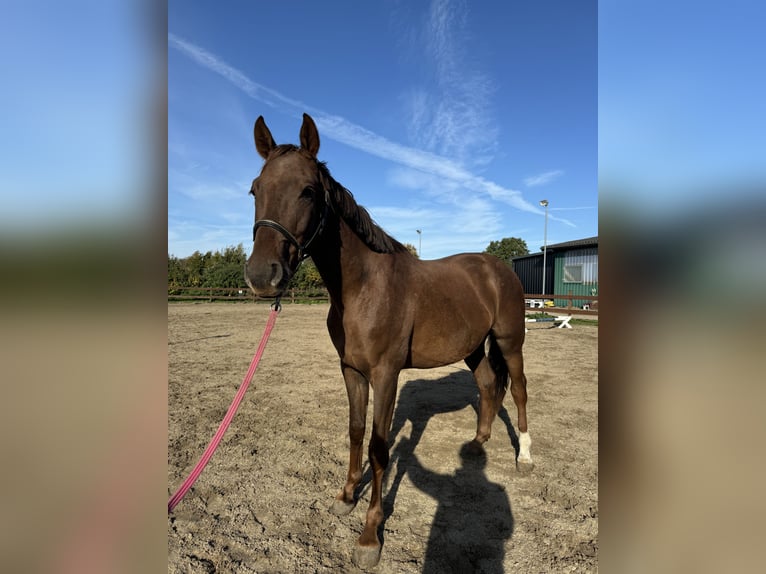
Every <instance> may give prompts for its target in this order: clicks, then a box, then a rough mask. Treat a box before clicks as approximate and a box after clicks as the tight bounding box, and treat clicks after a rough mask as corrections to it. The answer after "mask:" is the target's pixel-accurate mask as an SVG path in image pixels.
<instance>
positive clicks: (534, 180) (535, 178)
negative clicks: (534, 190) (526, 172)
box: [524, 169, 564, 187]
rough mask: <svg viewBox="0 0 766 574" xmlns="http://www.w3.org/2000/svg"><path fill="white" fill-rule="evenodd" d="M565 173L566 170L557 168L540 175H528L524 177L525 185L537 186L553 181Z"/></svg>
mask: <svg viewBox="0 0 766 574" xmlns="http://www.w3.org/2000/svg"><path fill="white" fill-rule="evenodd" d="M562 175H564V172H563V171H562V170H560V169H555V170H553V171H546V172H545V173H541V174H539V175H532V176H530V177H527V178H525V179H524V185H526V186H527V187H536V186H538V185H545V184H547V183H550V182H552V181H553V180H554V179H557V178H559V177H561V176H562Z"/></svg>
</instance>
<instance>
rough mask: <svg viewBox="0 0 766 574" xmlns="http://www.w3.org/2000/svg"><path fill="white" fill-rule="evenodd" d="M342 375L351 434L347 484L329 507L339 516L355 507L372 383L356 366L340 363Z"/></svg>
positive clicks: (360, 478) (349, 433) (360, 476)
mask: <svg viewBox="0 0 766 574" xmlns="http://www.w3.org/2000/svg"><path fill="white" fill-rule="evenodd" d="M341 370H342V371H343V379H344V380H345V382H346V392H347V393H348V436H349V442H350V452H349V463H348V476H347V478H346V484H345V485H344V486H343V489H342V490H341V491H340V494H338V496H337V497H335V501H334V502H333V504H332V506H331V507H330V512H332V513H333V514H335V515H337V516H342V515H344V514H348V513H349V512H351V511H352V510H353V509H354V506H355V505H356V500H355V499H354V492H355V491H356V487H357V486H359V483H360V482H361V480H362V442H363V441H364V429H365V424H366V420H367V401H368V397H369V388H370V386H369V383H368V381H367V379H366V378H365V377H364V375H362V374H361V373H360V372H359V371H357V370H356V369H353V368H351V367H349V366H348V365H344V364H341Z"/></svg>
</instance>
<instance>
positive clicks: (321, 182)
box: [245, 114, 532, 568]
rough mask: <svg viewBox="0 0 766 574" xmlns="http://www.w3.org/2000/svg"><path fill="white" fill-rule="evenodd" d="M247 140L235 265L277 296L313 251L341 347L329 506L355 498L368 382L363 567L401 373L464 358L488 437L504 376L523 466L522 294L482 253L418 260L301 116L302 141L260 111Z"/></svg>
mask: <svg viewBox="0 0 766 574" xmlns="http://www.w3.org/2000/svg"><path fill="white" fill-rule="evenodd" d="M254 135H255V147H256V149H257V150H258V153H259V154H260V155H261V157H263V159H264V160H265V163H264V164H263V168H262V169H261V173H260V175H259V176H258V177H257V178H256V179H255V180H254V181H253V185H252V189H251V193H252V194H253V195H254V196H255V214H256V219H255V226H254V229H253V253H252V255H250V257H249V258H248V260H247V264H246V265H245V278H246V280H247V284H248V285H249V286H250V288H251V289H252V290H253V292H255V293H256V294H257V295H260V296H265V297H277V296H279V295H281V294H282V292H283V291H284V290H285V288H286V287H287V284H288V282H289V281H290V278H291V277H292V276H293V274H294V273H295V270H296V269H297V267H298V265H299V263H300V262H301V261H302V260H303V259H304V258H306V257H308V256H311V258H312V259H313V260H314V263H315V264H316V266H317V269H318V270H319V273H320V275H321V276H322V279H323V280H324V283H325V285H326V286H327V289H328V291H329V293H330V302H331V305H330V312H329V315H328V317H327V329H328V331H329V332H330V338H331V339H332V342H333V344H334V345H335V348H336V349H337V351H338V356H339V357H340V368H341V371H342V373H343V378H344V380H345V383H346V391H347V393H348V402H349V436H350V445H351V452H350V461H349V469H348V477H347V479H346V483H345V485H344V486H343V488H342V489H341V491H340V494H338V496H337V497H336V499H335V501H334V503H333V504H332V507H331V508H330V510H331V512H333V513H335V514H338V515H342V514H346V513H348V512H351V510H352V509H353V508H354V506H355V503H356V500H355V491H356V489H357V487H358V486H359V484H360V482H361V480H362V443H363V439H364V432H365V423H366V418H367V401H368V397H369V387H370V386H372V389H373V392H374V393H375V401H374V414H373V421H372V434H371V437H370V443H369V462H370V467H371V469H372V487H371V499H370V506H369V509H368V510H367V518H366V522H365V526H364V530H363V532H362V534H361V536H360V537H359V540H358V542H357V544H356V547H355V549H354V553H353V560H354V563H355V564H356V565H357V566H359V567H362V568H370V567H372V566H374V565H375V564H377V563H378V560H379V559H380V550H381V543H380V540H379V539H378V529H379V527H380V525H381V523H382V522H383V519H384V513H383V506H382V488H383V476H384V472H385V470H386V466H387V465H388V461H389V445H388V437H389V431H390V428H391V419H392V415H393V411H394V402H395V399H396V390H397V380H398V377H399V372H400V371H401V370H402V369H407V368H419V369H424V368H431V367H439V366H442V365H449V364H451V363H454V362H456V361H460V360H465V362H466V363H467V365H468V367H469V368H470V369H471V371H472V372H473V374H474V377H475V379H476V382H477V385H478V388H479V394H480V401H479V409H478V413H479V414H478V424H477V430H476V437H475V438H474V439H473V440H474V443H475V446H476V447H477V448H481V446H480V445H481V444H483V443H484V442H486V441H487V440H488V439H489V437H490V431H491V426H492V421H493V420H494V418H495V415H496V414H497V412H498V410H499V408H500V407H501V405H502V401H503V398H504V396H505V392H506V389H507V386H508V375H509V374H510V379H511V395H512V396H513V400H514V402H515V403H516V408H517V411H518V425H519V431H520V432H519V453H518V457H517V468H518V469H519V470H528V469H531V468H532V458H531V456H530V452H529V448H530V445H531V440H530V438H529V433H528V432H527V412H526V402H527V391H526V378H525V376H524V359H523V356H522V349H521V348H522V345H523V343H524V294H523V289H522V286H521V283H520V281H519V279H518V277H517V276H516V274H515V273H514V272H513V271H512V270H511V269H510V267H509V266H508V265H507V264H506V263H504V262H503V261H501V260H500V259H498V258H496V257H494V256H492V255H486V254H468V253H466V254H460V255H453V256H451V257H446V258H444V259H438V260H433V261H421V260H419V259H418V258H417V257H415V256H414V255H412V254H411V253H410V252H409V251H408V250H407V248H406V247H404V246H403V245H402V244H401V243H399V242H398V241H396V240H395V239H393V238H392V237H391V236H389V235H387V234H386V233H385V232H384V231H383V230H382V229H381V228H380V227H378V226H377V225H376V224H375V223H374V222H373V220H372V219H371V218H370V215H369V214H368V213H367V211H366V210H365V209H364V208H363V207H361V206H360V205H358V204H357V203H356V201H354V198H353V196H352V194H351V192H349V191H348V190H347V189H345V188H344V187H343V186H342V185H341V184H339V183H338V182H337V181H335V180H334V179H333V178H332V177H331V176H330V172H329V171H328V169H327V167H326V166H325V164H324V163H322V162H320V161H318V160H317V152H318V151H319V134H318V132H317V128H316V125H315V124H314V121H313V120H312V119H311V117H310V116H308V115H307V114H304V115H303V126H302V127H301V131H300V147H296V146H294V145H290V144H285V145H277V144H276V143H275V142H274V139H273V138H272V136H271V132H270V131H269V129H268V128H267V127H266V123H265V122H264V121H263V117H259V118H258V119H257V120H256V122H255V130H254Z"/></svg>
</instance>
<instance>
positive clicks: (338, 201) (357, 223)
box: [317, 161, 409, 253]
mask: <svg viewBox="0 0 766 574" xmlns="http://www.w3.org/2000/svg"><path fill="white" fill-rule="evenodd" d="M317 167H318V168H319V177H320V181H321V182H322V186H323V187H324V188H325V189H326V190H327V191H328V192H329V193H330V198H331V200H332V207H333V208H334V209H335V212H336V213H337V214H338V215H340V217H341V218H343V221H345V222H346V223H347V224H348V226H349V227H351V229H352V230H353V231H354V233H356V234H357V235H358V236H359V238H360V239H361V240H362V241H364V243H365V245H367V247H369V248H370V249H372V250H373V251H376V252H378V253H408V252H409V251H408V249H407V248H406V247H405V246H404V245H402V244H401V243H399V242H398V241H397V240H396V239H394V238H393V237H391V236H390V235H389V234H388V233H386V232H385V231H383V229H381V227H380V226H379V225H378V224H377V223H375V222H374V221H373V219H372V217H370V214H369V213H368V212H367V210H366V209H365V208H364V207H362V206H361V205H359V204H358V203H357V202H356V200H355V199H354V195H353V194H352V193H351V192H350V191H349V190H347V189H346V188H345V187H343V186H342V185H341V184H339V183H338V182H337V181H335V180H334V179H333V177H332V176H331V175H330V170H329V169H327V166H326V165H325V163H324V162H321V161H317Z"/></svg>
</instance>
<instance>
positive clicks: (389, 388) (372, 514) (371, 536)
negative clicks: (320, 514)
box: [352, 368, 399, 569]
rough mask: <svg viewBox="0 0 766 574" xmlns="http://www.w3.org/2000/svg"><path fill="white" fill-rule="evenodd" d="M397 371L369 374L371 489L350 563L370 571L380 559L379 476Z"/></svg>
mask: <svg viewBox="0 0 766 574" xmlns="http://www.w3.org/2000/svg"><path fill="white" fill-rule="evenodd" d="M398 378H399V372H398V371H392V370H391V369H385V368H384V369H377V370H376V371H374V372H373V373H372V388H373V390H374V391H375V405H374V410H373V421H372V436H371V437H370V448H369V455H370V466H371V468H372V490H371V494H370V506H369V508H368V509H367V518H366V521H365V524H364V530H363V531H362V534H361V536H360V537H359V540H358V541H357V543H356V548H354V554H353V557H352V559H353V561H354V564H356V565H357V566H358V567H359V568H362V569H366V568H372V567H373V566H375V565H376V564H377V563H378V561H379V560H380V550H381V543H380V540H379V539H378V527H379V526H380V525H381V523H382V522H383V519H384V514H383V475H384V474H385V472H386V467H387V466H388V459H389V454H388V435H389V432H390V430H391V419H392V417H393V414H394V402H395V400H396V385H397V379H398Z"/></svg>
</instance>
